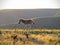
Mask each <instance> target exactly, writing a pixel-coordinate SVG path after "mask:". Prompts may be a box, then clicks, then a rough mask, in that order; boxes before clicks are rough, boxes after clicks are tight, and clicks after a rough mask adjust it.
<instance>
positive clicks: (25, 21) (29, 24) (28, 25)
mask: <svg viewBox="0 0 60 45" xmlns="http://www.w3.org/2000/svg"><path fill="white" fill-rule="evenodd" d="M21 22H22V23H23V24H24V25H25V28H26V29H28V28H29V29H31V28H32V24H35V23H34V21H33V20H31V19H19V22H18V24H20V23H21Z"/></svg>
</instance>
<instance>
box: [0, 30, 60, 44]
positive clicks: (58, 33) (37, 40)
mask: <svg viewBox="0 0 60 45" xmlns="http://www.w3.org/2000/svg"><path fill="white" fill-rule="evenodd" d="M24 33H28V34H29V39H27V38H26V36H25V34H24ZM15 34H16V35H18V36H20V37H22V39H23V40H25V43H23V41H20V40H18V41H17V42H16V43H15V45H60V29H31V30H23V29H0V45H13V39H12V37H11V36H12V35H15Z"/></svg>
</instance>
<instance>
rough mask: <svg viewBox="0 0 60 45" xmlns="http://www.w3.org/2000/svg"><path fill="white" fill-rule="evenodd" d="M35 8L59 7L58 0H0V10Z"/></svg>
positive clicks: (59, 0)
mask: <svg viewBox="0 0 60 45" xmlns="http://www.w3.org/2000/svg"><path fill="white" fill-rule="evenodd" d="M36 8H60V0H0V10H2V9H36Z"/></svg>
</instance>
